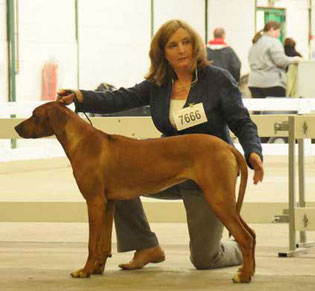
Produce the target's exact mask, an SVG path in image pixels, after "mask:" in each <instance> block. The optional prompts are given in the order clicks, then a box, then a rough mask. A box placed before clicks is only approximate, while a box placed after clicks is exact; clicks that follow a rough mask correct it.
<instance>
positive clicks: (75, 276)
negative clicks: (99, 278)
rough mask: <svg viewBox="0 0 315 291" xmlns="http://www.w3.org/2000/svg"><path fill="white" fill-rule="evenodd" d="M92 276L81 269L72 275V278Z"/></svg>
mask: <svg viewBox="0 0 315 291" xmlns="http://www.w3.org/2000/svg"><path fill="white" fill-rule="evenodd" d="M90 275H91V274H90V273H89V272H86V271H84V269H79V270H76V271H74V272H72V273H71V277H72V278H89V277H90Z"/></svg>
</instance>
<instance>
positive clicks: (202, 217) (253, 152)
mask: <svg viewBox="0 0 315 291" xmlns="http://www.w3.org/2000/svg"><path fill="white" fill-rule="evenodd" d="M149 55H150V60H151V67H150V69H149V72H148V74H147V75H146V76H145V79H146V80H144V81H142V82H141V83H139V84H136V85H135V86H134V87H131V88H120V89H118V90H113V91H110V90H107V91H104V92H97V91H85V90H61V91H60V92H59V102H62V103H64V104H70V103H72V102H75V105H76V109H77V111H84V112H95V113H111V112H118V111H122V110H126V109H132V108H136V107H141V106H145V105H150V107H151V116H152V119H153V122H154V124H155V126H156V127H157V129H158V130H159V131H160V132H161V133H162V134H163V136H176V135H182V134H196V133H203V134H211V135H215V136H217V137H219V138H221V139H222V140H224V141H226V142H227V143H229V144H232V140H231V137H230V134H229V128H230V129H231V130H232V131H233V132H234V134H235V135H236V136H237V137H238V138H239V141H240V144H241V145H242V147H243V150H244V154H245V158H246V161H247V164H248V166H249V167H251V168H252V169H254V178H253V181H254V184H257V183H259V182H261V181H262V180H263V176H264V168H263V163H262V148H261V144H260V141H259V137H258V134H257V127H256V125H255V124H254V122H253V121H252V120H251V118H250V116H249V114H248V111H247V109H246V108H245V107H244V105H243V102H242V98H241V93H240V91H239V89H238V87H237V85H236V82H235V80H234V79H233V78H232V76H231V74H229V73H228V72H227V71H226V70H223V69H221V68H218V67H215V66H211V65H209V64H208V61H207V58H206V49H205V45H204V43H203V41H202V39H201V37H200V35H199V34H198V33H197V32H196V31H195V30H194V29H193V28H192V27H191V26H190V25H189V24H187V23H185V22H184V21H182V20H170V21H168V22H166V23H165V24H164V25H162V26H161V28H160V29H159V30H158V31H157V32H156V34H155V35H154V37H153V39H152V42H151V48H150V53H149ZM194 106H198V107H201V108H203V109H202V110H201V111H203V110H204V113H202V116H203V117H202V121H201V122H200V123H199V124H196V125H190V126H188V127H187V128H182V127H181V126H180V125H178V122H177V121H179V120H180V117H179V116H178V115H179V114H180V113H181V112H182V111H181V110H182V109H183V108H186V109H187V108H192V109H191V110H193V107H194ZM191 146H194V145H191ZM139 150H140V149H139ZM209 154H211V153H209ZM141 158H146V157H141ZM139 175H141V173H139ZM152 197H153V198H154V197H155V198H162V199H182V200H183V202H184V206H185V209H186V215H187V224H188V230H189V236H190V254H191V255H190V260H191V262H192V263H193V265H194V266H195V267H196V268H197V269H213V268H220V267H226V266H233V265H239V264H241V262H242V254H241V252H240V248H239V246H238V244H237V243H236V242H235V241H233V240H229V241H226V242H221V239H222V233H223V225H222V223H221V221H220V220H219V219H218V218H217V217H216V215H215V214H214V212H213V211H212V210H211V208H210V207H209V205H208V204H207V202H206V200H205V198H204V195H203V193H202V190H201V189H200V188H199V186H198V185H197V184H196V183H195V182H193V181H192V180H187V181H185V182H183V183H180V184H178V185H175V186H173V187H171V188H168V189H165V190H164V191H161V192H159V193H157V194H155V195H153V196H152ZM115 227H116V235H117V248H118V251H119V252H127V251H132V250H134V251H135V253H134V257H133V259H132V260H131V262H129V263H125V264H121V265H120V267H121V268H122V269H126V270H132V269H140V268H142V267H144V266H145V265H146V264H148V263H159V262H162V261H164V259H165V256H164V252H163V250H162V248H161V247H160V245H159V242H158V239H157V237H156V235H155V233H154V232H152V231H151V229H150V226H149V223H148V221H147V218H146V215H145V213H144V210H143V207H142V204H141V200H140V199H139V198H136V199H132V200H122V201H116V212H115Z"/></svg>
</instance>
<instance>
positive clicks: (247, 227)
mask: <svg viewBox="0 0 315 291" xmlns="http://www.w3.org/2000/svg"><path fill="white" fill-rule="evenodd" d="M240 220H241V222H242V224H243V226H244V227H245V228H246V230H247V231H248V232H249V233H250V235H251V236H252V238H253V240H254V245H253V260H254V263H253V264H254V266H253V272H252V276H254V274H255V270H256V261H255V249H256V233H255V231H254V230H253V229H252V228H250V227H249V226H248V224H247V223H246V222H245V221H244V219H243V218H242V216H240ZM241 268H242V267H240V268H239V270H238V272H241V271H242V270H241Z"/></svg>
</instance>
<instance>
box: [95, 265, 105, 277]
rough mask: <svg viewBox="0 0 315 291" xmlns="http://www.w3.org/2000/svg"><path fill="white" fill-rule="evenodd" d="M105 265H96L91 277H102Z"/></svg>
mask: <svg viewBox="0 0 315 291" xmlns="http://www.w3.org/2000/svg"><path fill="white" fill-rule="evenodd" d="M104 269H105V264H102V265H96V266H95V267H94V271H93V275H102V274H103V273H104Z"/></svg>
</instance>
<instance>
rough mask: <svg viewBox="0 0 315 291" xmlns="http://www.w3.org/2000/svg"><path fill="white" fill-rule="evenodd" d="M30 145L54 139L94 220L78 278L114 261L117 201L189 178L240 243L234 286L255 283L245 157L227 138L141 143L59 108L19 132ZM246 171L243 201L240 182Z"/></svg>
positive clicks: (44, 109)
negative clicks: (245, 210) (245, 211)
mask: <svg viewBox="0 0 315 291" xmlns="http://www.w3.org/2000/svg"><path fill="white" fill-rule="evenodd" d="M15 129H16V131H17V132H18V134H19V135H20V136H21V137H24V138H38V137H47V136H51V135H55V136H56V137H57V139H58V140H59V142H60V143H61V145H62V146H63V148H64V150H65V153H66V155H67V157H68V158H69V160H70V162H71V165H72V168H73V174H74V177H75V179H76V182H77V184H78V187H79V189H80V191H81V193H82V195H83V197H84V198H85V199H86V202H87V206H88V217H89V255H88V259H87V262H86V264H85V266H84V267H83V268H82V269H79V270H77V271H75V272H73V273H72V274H71V275H72V276H73V277H76V278H85V277H89V276H90V275H91V274H102V273H103V272H104V267H105V263H106V260H107V257H110V256H111V232H112V221H113V214H114V200H124V199H132V198H135V197H137V196H140V195H142V194H149V193H156V192H158V191H160V190H162V189H165V188H167V187H169V186H172V185H175V184H177V183H180V182H182V181H184V180H187V179H192V180H194V181H195V182H196V183H197V184H198V185H199V186H200V187H201V188H202V190H203V192H204V195H205V197H206V200H207V202H208V203H209V204H210V206H211V208H212V209H213V211H214V213H215V214H216V215H217V216H218V217H219V218H220V220H221V221H222V223H223V224H224V225H225V227H226V228H227V229H228V230H229V232H230V234H232V235H233V236H234V238H235V240H236V241H237V242H238V243H239V245H240V248H241V251H242V255H243V266H242V267H241V268H239V270H238V272H237V273H236V275H235V276H234V278H233V281H234V282H250V280H251V276H252V275H253V274H254V272H255V258H254V256H255V255H254V250H255V234H254V231H253V230H251V229H250V228H249V227H248V225H247V224H246V223H245V222H244V220H243V219H242V218H241V217H240V214H239V212H240V208H241V204H242V201H243V198H244V193H245V188H246V184H247V176H248V172H247V165H246V163H245V160H244V158H243V156H242V155H241V154H240V153H239V152H238V151H237V150H236V149H235V148H234V147H232V146H231V145H229V144H227V143H226V142H224V141H222V140H221V139H219V138H217V137H214V136H210V135H205V134H192V135H182V136H176V137H167V138H158V139H149V140H135V139H131V138H127V137H123V136H119V135H109V134H106V133H104V132H102V131H100V130H97V129H95V128H93V127H92V126H91V125H89V124H88V123H87V122H85V121H84V120H83V119H81V118H80V117H78V116H77V115H76V114H75V113H73V112H72V111H71V110H70V109H68V108H67V107H65V106H64V105H62V104H60V103H58V102H49V103H46V104H44V105H41V106H39V107H38V108H36V109H35V110H34V111H33V115H32V116H31V117H30V118H29V119H27V120H25V121H23V122H22V123H20V124H19V125H17V126H16V127H15ZM239 170H240V171H241V182H240V189H239V195H238V201H237V203H236V201H235V187H236V180H237V176H238V173H239Z"/></svg>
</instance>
